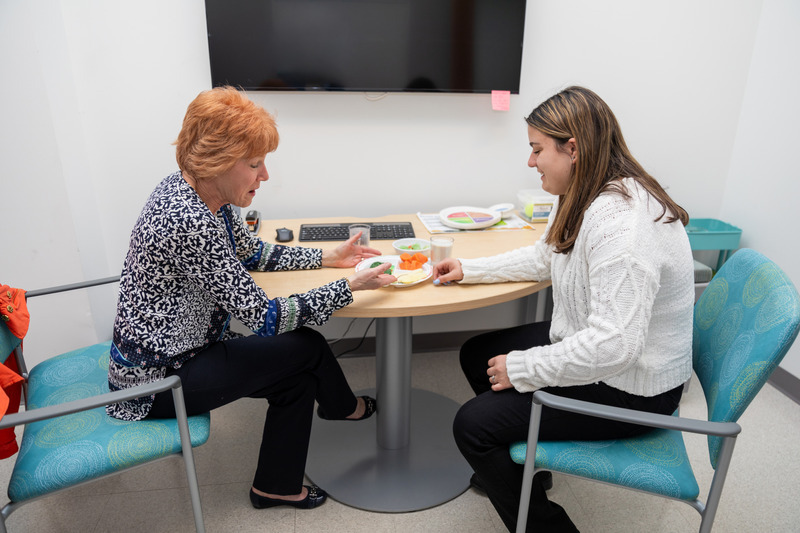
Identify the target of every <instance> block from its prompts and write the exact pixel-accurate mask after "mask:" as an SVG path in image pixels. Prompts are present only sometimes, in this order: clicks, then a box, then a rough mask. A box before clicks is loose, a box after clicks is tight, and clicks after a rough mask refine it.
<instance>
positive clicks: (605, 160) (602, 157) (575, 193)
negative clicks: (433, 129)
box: [525, 86, 689, 253]
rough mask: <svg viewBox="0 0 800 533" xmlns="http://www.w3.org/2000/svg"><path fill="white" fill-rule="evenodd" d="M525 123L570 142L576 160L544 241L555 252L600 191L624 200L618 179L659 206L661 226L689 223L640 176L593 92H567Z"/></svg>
mask: <svg viewBox="0 0 800 533" xmlns="http://www.w3.org/2000/svg"><path fill="white" fill-rule="evenodd" d="M525 121H526V122H527V123H528V125H529V126H531V127H532V128H534V129H536V130H538V131H540V132H542V133H543V134H545V135H548V136H550V137H552V138H553V139H555V141H556V145H557V146H563V145H564V144H566V142H567V141H568V140H569V139H571V138H574V139H575V144H576V146H577V158H576V161H575V164H574V165H573V166H572V170H571V176H570V182H569V185H568V186H567V190H566V192H565V193H564V194H562V195H560V196H559V205H558V211H557V212H556V216H555V219H554V220H553V223H552V225H551V227H550V231H549V233H548V235H547V237H546V242H547V243H548V244H551V245H553V246H554V247H555V250H556V252H557V253H568V252H569V251H570V250H572V247H573V246H574V245H575V239H576V238H577V237H578V232H579V231H580V229H581V224H582V223H583V216H584V213H585V212H586V209H587V208H588V207H589V205H590V204H591V203H592V202H593V201H594V200H595V199H596V198H597V197H598V196H599V195H600V193H602V192H605V191H612V192H615V193H618V194H621V195H622V196H624V197H626V198H629V197H630V194H629V193H628V192H627V191H626V190H625V188H624V187H623V186H622V185H621V183H620V181H619V180H620V179H621V178H633V179H635V180H636V181H637V183H639V184H640V185H641V186H642V187H644V188H645V190H647V192H649V193H650V194H651V195H652V196H653V198H655V199H656V201H658V203H659V204H661V207H662V208H663V211H662V212H661V214H660V215H659V216H658V217H657V218H656V219H655V220H654V222H655V221H658V220H661V218H663V217H664V216H665V215H667V216H666V218H665V220H664V223H665V224H669V223H672V222H675V221H678V220H679V221H680V222H681V223H682V224H683V225H684V226H685V225H686V224H687V223H688V222H689V215H688V214H687V213H686V211H685V210H684V209H683V208H682V207H681V206H679V205H678V204H676V203H675V201H673V200H672V198H670V196H669V195H668V194H667V192H666V191H665V190H664V188H663V187H661V185H660V184H659V183H658V181H656V180H655V178H653V177H652V176H650V175H649V174H648V173H647V172H645V170H644V168H642V166H641V165H640V164H639V163H638V162H637V161H636V159H634V157H633V155H631V153H630V150H628V146H627V145H626V144H625V139H624V138H623V137H622V130H621V129H620V127H619V123H617V119H616V117H615V116H614V113H613V112H612V111H611V109H610V108H609V107H608V105H607V104H606V103H605V102H604V101H603V100H602V99H601V98H600V97H599V96H597V94H595V93H594V92H592V91H590V90H589V89H586V88H584V87H576V86H573V87H568V88H566V89H564V90H563V91H561V92H559V93H558V94H555V95H553V96H551V97H550V98H548V99H547V100H545V101H544V102H542V103H541V104H539V106H538V107H537V108H536V109H534V110H533V111H532V112H531V114H530V115H529V116H528V118H527V119H525Z"/></svg>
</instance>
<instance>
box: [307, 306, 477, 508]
mask: <svg viewBox="0 0 800 533" xmlns="http://www.w3.org/2000/svg"><path fill="white" fill-rule="evenodd" d="M376 338H377V349H378V354H377V361H376V364H377V388H376V390H374V391H372V390H370V391H358V392H357V394H359V395H360V394H370V395H374V396H375V397H376V398H377V400H378V413H377V414H376V415H374V416H373V417H372V418H370V419H368V420H364V421H360V422H351V421H327V420H321V419H320V418H317V417H316V416H315V418H314V424H313V427H312V430H311V445H310V448H309V454H308V462H307V464H306V473H307V475H308V477H309V479H311V481H312V482H313V483H315V484H317V485H319V486H320V487H322V488H323V489H325V490H326V491H327V492H328V494H329V495H330V496H331V498H333V499H335V500H336V501H338V502H340V503H343V504H346V505H349V506H352V507H357V508H359V509H364V510H367V511H378V512H388V513H400V512H409V511H417V510H421V509H427V508H430V507H434V506H436V505H440V504H442V503H445V502H447V501H449V500H452V499H453V498H455V497H457V496H458V495H460V494H461V493H463V492H464V491H465V490H467V488H468V487H469V478H470V476H471V474H472V469H471V468H470V467H469V465H468V464H467V462H466V461H465V460H464V458H463V457H462V456H461V454H460V452H459V451H458V448H457V447H456V445H455V442H454V440H453V433H452V423H453V417H454V416H455V413H456V411H457V410H458V408H459V404H458V403H456V402H455V401H453V400H451V399H449V398H446V397H444V396H441V395H439V394H436V393H433V392H430V391H425V390H421V389H412V388H411V318H409V317H393V318H381V319H378V321H377V331H376Z"/></svg>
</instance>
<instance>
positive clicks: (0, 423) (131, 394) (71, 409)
mask: <svg viewBox="0 0 800 533" xmlns="http://www.w3.org/2000/svg"><path fill="white" fill-rule="evenodd" d="M117 281H119V276H115V277H109V278H103V279H97V280H92V281H86V282H82V283H74V284H70V285H62V286H59V287H52V288H47V289H40V290H33V291H28V292H27V293H26V298H31V297H36V296H43V295H47V294H56V293H60V292H66V291H71V290H76V289H85V288H88V287H94V286H97V285H104V284H108V283H115V282H117ZM14 355H15V356H16V357H17V365H18V368H19V373H20V375H21V376H22V377H23V378H24V379H25V381H24V382H23V398H25V404H26V405H27V387H26V385H27V380H28V370H27V366H26V364H25V359H24V356H23V353H22V349H21V346H18V347H17V348H15V349H14ZM168 390H171V391H172V399H173V401H174V402H175V413H176V421H177V424H178V432H179V434H180V441H181V452H180V455H181V456H182V457H183V462H184V466H185V467H186V478H187V481H188V484H189V495H190V497H191V501H192V513H193V517H194V523H195V529H196V531H197V533H205V524H204V522H203V511H202V507H201V503H200V487H199V484H198V481H197V471H196V469H195V464H194V455H193V452H192V441H191V436H190V434H189V423H188V416H187V413H186V405H185V403H184V398H183V387H182V386H181V379H180V378H179V377H178V376H169V377H166V378H164V379H162V380H159V381H156V382H153V383H147V384H143V385H137V386H135V387H131V388H129V389H124V390H119V391H114V392H107V393H104V394H100V395H97V396H92V397H90V398H83V399H80V400H73V401H70V402H65V403H62V404H58V405H51V406H47V407H41V408H37V409H33V410H26V411H23V412H19V413H13V414H7V415H5V416H3V417H2V419H0V429H5V428H10V427H14V426H24V425H26V424H30V423H32V422H38V421H41V420H47V419H51V418H57V417H60V416H64V415H69V414H73V413H78V412H81V411H87V410H90V409H95V408H97V407H102V406H105V405H109V404H113V403H118V402H121V401H126V400H132V399H134V398H140V397H142V396H147V395H150V394H155V393H159V392H164V391H168ZM170 457H172V456H168V457H162V458H161V459H167V458H170ZM161 459H156V460H155V461H158V460H161ZM147 462H154V461H147ZM142 464H145V463H142ZM139 466H142V465H141V464H140V465H135V466H131V467H128V468H124V469H120V470H119V471H117V472H114V473H111V474H106V475H104V476H100V477H97V478H93V479H90V480H86V481H84V482H82V483H78V484H75V485H72V486H70V487H65V488H63V489H59V490H55V491H53V492H49V493H47V494H43V495H42V496H38V497H35V498H31V499H28V500H24V501H21V502H9V503H7V504H6V505H5V506H4V507H3V508H2V510H0V533H6V531H7V530H6V524H5V521H6V519H7V518H8V517H9V516H10V515H11V513H13V512H14V511H15V510H17V509H18V508H19V507H21V506H23V505H25V504H26V503H29V502H31V501H35V500H38V499H41V498H44V497H47V496H50V495H51V494H55V493H57V492H62V491H64V490H68V489H71V488H74V487H76V486H80V485H85V484H87V483H92V482H94V481H97V480H98V479H103V478H106V477H110V476H113V475H117V474H119V473H120V472H124V471H126V470H131V469H133V468H138V467H139Z"/></svg>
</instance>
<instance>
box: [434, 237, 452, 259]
mask: <svg viewBox="0 0 800 533" xmlns="http://www.w3.org/2000/svg"><path fill="white" fill-rule="evenodd" d="M452 255H453V238H452V237H446V236H444V235H432V236H431V264H432V265H436V264H437V263H439V262H440V261H442V260H443V259H447V258H448V257H450V256H452Z"/></svg>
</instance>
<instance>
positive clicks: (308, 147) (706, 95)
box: [0, 0, 800, 375]
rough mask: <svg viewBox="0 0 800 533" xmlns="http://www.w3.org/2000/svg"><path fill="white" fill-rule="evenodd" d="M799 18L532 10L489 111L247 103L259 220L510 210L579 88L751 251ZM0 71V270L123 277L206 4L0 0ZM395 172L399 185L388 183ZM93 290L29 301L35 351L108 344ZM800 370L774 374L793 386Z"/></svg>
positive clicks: (577, 1) (760, 12) (643, 6)
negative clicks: (258, 134) (256, 146)
mask: <svg viewBox="0 0 800 533" xmlns="http://www.w3.org/2000/svg"><path fill="white" fill-rule="evenodd" d="M796 11H797V9H796V7H794V5H793V4H792V3H791V2H790V1H789V0H784V1H778V0H765V1H764V2H762V1H760V0H740V1H735V2H734V1H731V2H725V1H723V0H716V1H712V0H703V1H696V0H673V1H669V2H667V1H654V2H640V1H638V0H617V1H615V2H597V1H596V0H574V1H572V2H561V1H559V0H537V1H535V2H529V5H528V12H527V17H526V18H527V20H526V37H525V45H524V55H523V71H522V87H521V90H520V95H519V96H513V97H512V100H511V110H510V111H509V112H495V111H492V110H491V106H490V101H489V97H488V96H486V95H440V94H432V95H417V94H414V95H408V94H389V95H387V96H385V97H384V98H381V99H378V100H374V99H372V98H368V97H367V96H366V95H363V94H321V93H310V94H305V93H287V94H274V93H253V94H251V96H252V98H253V99H254V100H256V101H258V102H259V103H260V104H262V105H263V106H264V107H265V108H267V109H268V110H269V111H271V112H273V113H274V114H275V115H276V117H277V121H278V126H279V129H280V132H281V139H282V140H281V145H280V148H279V149H278V151H277V152H276V153H274V154H271V155H270V156H269V157H268V160H267V163H268V168H269V170H270V174H271V176H272V178H271V180H270V182H269V184H268V186H267V187H265V188H262V189H261V191H260V193H259V196H258V197H256V199H255V201H254V208H256V209H259V210H261V212H262V215H264V216H265V217H267V218H269V217H275V218H284V217H301V216H328V215H330V216H336V215H355V216H364V217H370V216H377V215H381V214H387V213H401V212H409V211H416V210H423V211H438V210H439V209H441V208H443V207H446V206H449V205H454V204H475V203H477V204H486V205H488V204H490V203H496V202H501V201H509V200H512V201H513V199H514V198H515V195H516V191H517V190H518V189H521V188H530V187H532V186H536V185H537V178H536V175H535V173H534V172H532V171H531V170H530V169H528V168H527V167H526V161H527V157H528V149H527V138H526V131H525V124H524V122H523V120H522V119H523V117H524V116H525V115H526V114H527V113H528V112H530V110H531V109H532V108H533V106H535V105H536V104H537V103H538V102H539V101H541V100H542V99H543V98H546V97H547V96H549V95H550V94H552V93H553V92H555V91H557V90H558V89H559V88H562V87H564V86H566V85H568V84H573V83H578V84H583V85H586V86H588V87H590V88H592V89H594V90H596V91H597V92H598V93H599V94H600V95H601V96H602V97H604V98H605V99H606V100H607V101H608V103H609V104H610V105H611V107H612V108H613V109H614V110H615V112H616V113H617V116H618V118H619V120H620V122H621V124H622V126H623V130H624V132H625V135H626V138H627V140H628V143H629V145H630V147H631V149H632V150H633V152H634V154H636V156H637V158H638V159H639V160H640V161H641V162H642V163H643V165H644V166H645V168H647V169H648V170H650V171H651V172H652V173H653V174H654V175H656V176H657V177H658V178H659V179H660V180H661V181H662V182H663V183H664V184H665V185H666V186H667V187H669V190H670V192H671V194H672V195H673V196H674V197H675V198H676V199H677V201H678V202H679V203H681V204H682V205H683V206H684V207H686V208H687V209H688V210H689V212H690V214H692V216H695V217H720V218H725V219H726V220H729V221H730V222H733V223H738V224H737V225H740V226H742V227H744V228H745V238H746V242H747V244H748V245H749V246H752V247H754V248H760V247H761V243H764V245H765V246H766V245H767V243H771V242H772V241H773V240H774V237H773V235H774V231H773V230H774V225H773V224H766V225H759V224H751V225H746V224H745V223H746V222H748V221H747V220H743V219H741V217H739V216H737V215H738V212H739V209H738V207H737V205H738V202H739V200H737V193H736V192H735V191H739V190H740V183H739V182H743V181H744V180H745V179H747V178H748V177H749V175H748V176H744V175H742V174H741V170H742V169H744V168H745V165H743V164H742V162H740V161H739V158H740V157H745V154H747V155H750V156H751V158H754V157H760V158H761V159H769V160H770V163H769V170H770V172H769V174H770V176H771V178H772V179H774V182H775V188H777V189H784V188H786V187H790V186H794V187H796V185H793V182H792V180H791V173H792V170H793V168H792V167H790V166H789V162H788V157H789V153H790V152H787V153H786V156H785V159H781V158H780V157H773V156H772V155H771V151H770V150H771V147H770V146H766V143H767V142H768V141H769V140H771V139H775V141H776V142H775V144H774V147H779V146H780V145H781V142H780V140H781V139H782V138H784V137H790V136H791V135H792V134H794V135H796V133H794V131H793V130H791V129H790V127H791V125H792V122H794V121H791V120H782V121H780V122H778V121H777V120H776V121H775V123H774V124H770V127H771V128H772V129H771V131H770V135H769V138H767V136H764V137H765V138H764V140H763V141H761V142H759V143H758V145H757V146H756V147H752V144H750V143H751V140H750V139H749V138H748V137H747V135H746V132H743V131H742V128H740V127H739V123H740V120H741V121H742V123H743V124H749V123H750V122H754V121H756V120H757V119H758V118H759V117H763V116H764V115H775V114H778V115H779V116H782V115H783V113H784V112H785V109H786V107H787V106H789V107H790V111H793V112H794V113H795V116H796V114H797V107H796V106H797V104H796V103H794V102H785V101H784V100H788V99H790V98H791V95H788V96H787V98H785V99H783V100H779V99H778V98H774V97H767V98H765V97H764V95H765V94H772V92H774V91H775V90H776V89H779V90H780V89H783V85H781V86H780V88H779V87H778V86H777V84H778V83H779V82H780V81H783V80H785V79H786V76H788V75H787V74H786V70H787V69H788V71H789V72H791V73H793V76H794V78H793V79H795V80H796V76H797V72H798V69H799V68H800V67H798V66H797V63H798V62H797V61H795V60H793V59H790V58H789V57H787V56H786V54H789V53H790V52H791V51H792V50H794V51H796V50H797V46H796V40H795V41H794V44H795V46H794V48H789V49H786V50H784V49H783V48H782V47H781V46H780V39H790V37H789V33H790V32H789V30H788V29H787V28H786V26H787V25H789V26H793V27H794V28H796V27H797V22H798V16H797V12H796ZM794 39H796V38H794ZM790 44H791V43H790ZM776 56H777V57H776ZM778 67H780V69H779V68H778ZM0 72H1V73H2V76H3V83H2V84H0V109H1V110H2V115H0V116H2V117H3V118H2V121H0V140H2V141H3V142H2V144H0V154H1V155H2V157H0V180H2V191H3V198H4V199H5V200H6V202H5V205H6V214H7V220H13V221H14V231H13V232H4V233H3V237H2V242H3V244H4V247H3V248H4V249H6V250H7V249H12V250H15V251H16V255H15V256H13V257H12V256H9V255H7V254H3V255H2V257H0V276H2V278H0V279H2V280H3V281H4V282H6V283H11V284H13V285H15V286H18V287H24V288H27V289H32V288H37V287H41V286H47V285H53V284H59V283H68V282H72V281H75V280H79V279H88V278H90V277H95V276H102V275H114V274H117V273H118V272H119V270H120V267H121V265H122V261H123V259H124V254H125V251H126V248H127V240H128V235H129V232H130V229H131V227H132V225H133V223H134V221H135V219H136V217H137V215H138V212H139V210H140V209H141V206H142V204H143V202H144V200H145V198H146V196H147V194H148V193H149V192H150V190H151V189H152V188H153V187H154V186H155V184H156V183H157V182H158V181H159V180H161V179H162V178H163V177H164V176H165V175H166V174H168V173H169V172H171V171H173V170H174V169H175V167H176V165H175V161H174V150H173V147H172V146H171V143H172V142H173V141H174V139H175V137H176V136H177V133H178V130H179V129H180V123H181V119H182V117H183V113H184V111H185V109H186V105H187V104H188V103H189V101H190V100H191V99H192V98H193V97H194V96H195V95H196V94H197V93H198V92H200V91H201V90H204V89H207V88H208V87H209V86H210V75H209V68H208V59H207V46H206V36H205V13H204V10H203V4H202V2H198V1H197V0H173V1H171V2H162V1H158V0H143V1H139V2H125V3H121V2H103V1H100V0H94V1H93V0H84V1H81V2H76V1H74V0H69V1H66V0H33V1H30V2H25V3H23V2H2V3H0ZM778 73H780V76H778V75H777V74H778ZM754 78H755V79H754ZM786 86H787V87H791V85H788V84H787V85H786ZM770 89H772V91H770V93H768V92H767V91H769V90H770ZM778 94H783V91H781V92H780V93H778ZM370 96H372V95H370ZM792 105H793V106H794V107H793V108H792V107H791V106H792ZM751 136H753V135H751ZM755 137H756V138H757V137H758V136H757V135H755ZM795 138H796V137H795ZM741 143H745V144H746V145H747V146H748V148H747V149H746V150H744V153H741V154H740V153H739V152H740V149H739V148H738V147H739V145H740V144H741ZM784 146H789V145H788V144H784ZM754 148H755V149H754ZM754 151H755V152H757V153H755V154H754V153H753V152H754ZM749 163H750V164H754V162H752V161H750V162H749ZM732 165H733V166H732ZM759 168H760V170H762V171H763V167H759ZM759 178H760V179H762V178H763V176H759ZM399 181H402V182H403V183H405V184H406V186H405V187H403V188H402V189H401V188H397V189H395V190H387V187H386V183H394V182H399ZM732 189H733V191H732ZM795 190H796V188H795ZM309 191H313V193H311V194H310V193H309ZM364 191H366V192H364ZM762 192H763V191H762ZM738 196H741V200H744V199H745V197H744V194H739V195H738ZM364 197H366V201H365V200H363V198H364ZM785 202H786V203H787V204H788V202H789V200H788V199H787V200H785ZM765 204H766V202H765ZM779 205H781V206H783V204H779ZM761 207H767V206H766V205H764V206H761ZM751 212H752V210H751ZM773 213H775V214H774V215H773V216H774V217H776V218H778V217H780V218H781V219H782V220H783V219H786V218H788V217H790V216H792V213H793V211H790V210H789V208H788V205H787V206H786V210H785V211H781V210H780V209H779V210H773ZM750 218H752V217H750ZM773 248H777V247H775V246H773ZM786 248H787V247H784V254H785V259H784V261H782V264H783V265H784V266H786V267H787V270H789V271H790V273H791V272H794V274H793V277H794V279H795V282H796V283H797V284H800V282H798V275H797V268H798V265H800V259H798V257H797V254H796V253H794V254H792V252H791V251H786V250H785V249H786ZM776 259H777V258H776ZM792 269H794V270H792ZM98 291H100V292H102V291H101V290H98ZM98 291H94V292H98ZM83 298H85V297H83ZM91 298H92V299H91V300H85V299H84V300H80V299H78V297H71V298H70V299H69V304H68V305H64V304H60V303H57V304H56V305H52V302H50V301H48V305H47V306H45V304H44V303H42V304H37V303H35V300H34V301H32V302H31V306H32V307H33V306H36V308H34V309H33V311H34V315H35V317H36V318H37V320H38V321H40V322H39V323H48V324H51V323H52V322H53V321H54V322H55V323H56V325H55V326H52V325H48V326H43V325H42V326H38V325H35V326H34V327H41V328H43V329H45V335H41V334H39V335H37V334H36V333H37V331H36V329H34V330H33V331H32V334H33V336H32V338H31V341H30V343H29V345H28V349H29V350H31V349H32V348H39V349H41V352H42V353H43V354H48V350H50V349H51V346H52V343H51V342H50V339H58V340H59V341H62V342H64V343H66V344H67V345H73V346H79V345H81V344H85V343H86V342H91V341H93V340H94V338H107V337H108V324H109V323H110V320H111V318H112V317H113V312H114V309H113V304H111V305H109V304H108V302H109V300H111V299H113V297H108V296H107V295H106V294H101V295H99V296H98V295H94V296H92V297H91ZM44 307H49V308H50V309H49V310H45V309H44ZM517 310H518V306H516V305H509V306H505V307H502V306H501V309H499V310H498V311H497V312H496V313H494V317H495V321H496V322H497V324H494V323H491V324H487V325H488V326H489V327H493V326H495V325H504V324H505V323H513V322H514V320H516V311H517ZM50 318H52V319H54V320H50ZM476 320H477V319H476V318H475V317H474V316H473V315H469V314H466V315H459V316H455V317H454V316H448V317H442V318H431V319H428V320H425V321H417V322H416V323H415V330H417V331H435V330H437V329H475V328H479V327H485V326H484V324H483V323H481V324H476ZM334 326H335V327H337V328H338V327H340V326H341V327H343V324H341V323H340V324H338V325H336V324H334ZM54 328H55V329H54ZM47 332H50V334H49V335H48V334H47ZM42 338H44V339H45V340H44V341H42V340H38V339H42ZM37 343H41V344H37ZM43 356H44V355H43ZM797 359H798V356H797V354H796V352H795V353H793V354H790V357H789V358H788V359H787V362H786V363H784V365H785V367H786V368H787V369H790V370H792V368H794V370H793V371H794V373H795V374H798V375H800V370H798V369H797V366H798V363H797V362H796V360H797ZM792 361H795V362H794V363H793V362H792Z"/></svg>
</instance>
